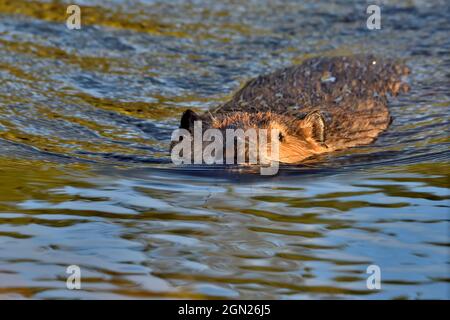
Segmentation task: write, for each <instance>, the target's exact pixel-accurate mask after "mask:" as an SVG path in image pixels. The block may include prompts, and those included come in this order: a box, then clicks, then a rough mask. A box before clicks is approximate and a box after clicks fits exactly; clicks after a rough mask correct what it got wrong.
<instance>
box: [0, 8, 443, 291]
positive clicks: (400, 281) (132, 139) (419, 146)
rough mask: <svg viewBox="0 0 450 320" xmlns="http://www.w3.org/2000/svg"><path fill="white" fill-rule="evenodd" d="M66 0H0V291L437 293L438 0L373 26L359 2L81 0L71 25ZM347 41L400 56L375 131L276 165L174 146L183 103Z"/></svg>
mask: <svg viewBox="0 0 450 320" xmlns="http://www.w3.org/2000/svg"><path fill="white" fill-rule="evenodd" d="M67 3H69V2H63V1H60V2H47V1H31V2H28V1H23V0H15V1H7V0H0V150H1V155H0V298H38V299H41V298H58V299H60V298H229V299H233V298H246V299H247V298H248V299H253V298H268V299H300V298H301V299H311V298H353V299H361V298H369V299H379V298H383V299H429V298H439V299H448V298H450V289H449V280H450V276H449V275H450V270H449V245H450V242H449V213H450V212H449V198H450V194H449V185H450V181H449V175H450V164H449V158H450V157H449V150H448V149H449V148H448V146H449V142H450V139H449V137H448V130H449V112H450V91H449V83H450V81H449V78H450V73H449V69H450V68H449V67H450V59H449V57H450V55H449V53H450V41H449V38H448V34H449V31H450V24H449V22H448V17H449V14H450V8H449V5H448V2H447V1H431V2H430V1H406V2H400V1H392V2H390V4H389V5H388V4H384V5H382V29H381V30H378V31H369V30H367V29H366V28H365V22H366V17H367V15H366V14H365V8H366V6H367V4H365V3H363V2H358V3H357V4H349V3H348V2H347V1H336V2H334V3H333V4H326V3H325V2H324V3H317V2H316V1H307V2H304V3H297V1H292V2H289V1H270V2H269V1H267V2H263V1H249V2H247V3H246V4H241V3H240V1H221V2H220V3H219V2H215V1H190V2H186V1H171V2H169V3H166V2H157V1H108V2H107V1H79V2H78V3H79V4H80V5H81V7H82V19H84V20H82V23H84V24H83V26H82V30H80V31H71V30H68V29H67V28H66V27H65V24H64V22H65V20H64V19H65V16H64V12H65V8H66V6H67ZM353 53H375V54H377V55H380V56H389V57H396V58H399V59H405V60H406V62H407V64H408V65H409V66H410V67H411V69H412V74H411V77H410V80H409V81H410V84H411V87H412V91H411V92H410V93H408V94H407V95H404V96H401V97H399V98H397V99H392V100H391V103H390V106H391V112H392V115H393V116H394V118H395V119H394V122H393V124H392V126H391V127H390V128H389V130H388V131H387V132H386V133H385V134H383V135H382V136H381V137H380V138H379V139H378V140H377V141H376V142H375V143H374V144H372V145H369V146H365V147H361V148H355V149H351V150H348V151H345V152H341V153H337V154H332V155H327V156H325V157H323V159H321V160H320V162H319V163H315V164H308V165H304V166H298V167H283V168H282V169H281V170H280V174H279V175H278V176H275V177H261V176H259V175H257V174H252V173H248V172H244V173H241V174H239V172H228V171H224V170H221V169H220V168H197V167H194V168H176V167H174V166H173V165H172V164H171V163H170V158H169V156H168V151H167V150H168V145H169V137H170V133H171V131H172V130H173V129H174V128H175V127H176V126H177V124H178V121H179V117H180V114H181V112H182V111H183V110H185V109H186V108H192V109H194V110H196V111H199V112H202V111H204V110H207V109H208V108H211V107H214V106H217V105H218V104H219V103H221V102H224V101H226V100H227V98H229V97H230V95H231V93H232V92H233V91H234V90H236V89H237V88H239V86H240V85H242V84H243V83H244V82H245V81H246V80H247V79H249V78H251V77H253V76H256V75H258V74H261V73H265V72H270V71H273V70H275V69H277V68H279V67H284V66H288V65H292V64H295V63H299V62H301V61H302V60H303V59H305V58H308V57H312V56H318V55H342V54H353ZM72 264H75V265H78V266H80V267H81V270H82V290H67V289H66V283H65V281H66V277H67V274H66V268H67V266H69V265H72ZM372 264H375V265H378V266H379V267H380V268H381V276H382V288H381V290H369V289H368V288H367V286H366V279H367V277H368V274H366V269H367V267H368V266H369V265H372Z"/></svg>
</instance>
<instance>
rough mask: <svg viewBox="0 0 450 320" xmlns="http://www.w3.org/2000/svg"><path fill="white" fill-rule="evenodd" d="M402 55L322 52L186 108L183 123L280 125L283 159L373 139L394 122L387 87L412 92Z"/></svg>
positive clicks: (241, 126)
mask: <svg viewBox="0 0 450 320" xmlns="http://www.w3.org/2000/svg"><path fill="white" fill-rule="evenodd" d="M409 73H410V69H409V68H408V67H407V66H406V65H405V64H404V63H402V62H398V61H395V60H391V59H378V58H376V57H374V56H372V55H356V56H342V57H318V58H310V59H308V60H305V61H304V62H303V63H302V64H299V65H295V66H291V67H287V68H284V69H281V70H278V71H275V72H273V73H270V74H267V75H261V76H259V77H257V78H254V79H252V80H250V81H248V82H247V83H246V84H245V85H244V86H243V87H242V88H241V89H240V90H239V91H237V92H236V93H235V94H234V95H233V96H232V98H231V99H230V100H229V101H227V102H225V103H224V104H222V105H219V106H218V107H216V108H215V109H213V110H211V111H208V112H206V113H204V114H197V113H195V112H194V111H192V110H190V109H189V110H186V111H185V112H184V113H183V115H182V117H181V121H180V128H181V129H186V130H188V131H189V132H192V130H193V128H194V122H195V121H201V122H202V124H203V129H202V130H205V129H207V128H215V129H219V130H222V131H224V130H226V129H230V128H231V129H243V130H247V129H249V128H255V129H272V128H276V129H277V130H278V131H279V134H278V137H277V138H278V139H279V155H278V157H279V160H278V161H279V162H281V163H288V164H292V163H300V162H302V161H303V160H305V159H308V158H311V157H312V156H314V155H318V154H322V153H327V152H333V151H337V150H343V149H347V148H351V147H355V146H360V145H366V144H370V143H371V142H373V141H374V140H375V139H376V138H377V137H378V136H379V135H380V133H382V132H383V131H385V130H386V129H387V128H388V126H389V125H390V123H391V116H390V114H389V109H388V95H391V96H396V95H397V94H398V93H400V92H407V91H408V90H409V86H408V84H407V83H405V82H404V76H406V75H408V74H409Z"/></svg>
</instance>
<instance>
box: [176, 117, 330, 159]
mask: <svg viewBox="0 0 450 320" xmlns="http://www.w3.org/2000/svg"><path fill="white" fill-rule="evenodd" d="M195 121H202V127H203V131H205V130H206V129H210V128H213V129H219V130H220V131H221V132H222V136H223V137H224V145H225V144H226V142H225V137H226V131H227V129H233V130H237V129H242V130H243V131H244V132H246V130H248V129H256V130H255V131H256V132H258V131H259V129H266V130H267V136H266V139H267V142H268V143H267V144H266V148H267V149H266V154H267V157H268V158H266V159H265V162H267V160H274V161H279V162H281V163H298V162H301V161H302V160H304V159H306V158H309V157H311V156H313V155H315V154H319V153H323V152H326V151H328V149H327V146H326V145H325V133H326V126H325V121H324V118H323V117H322V115H321V114H320V112H318V111H314V112H311V113H309V114H307V115H306V116H305V117H304V118H302V119H299V118H296V117H293V116H288V115H279V114H275V113H271V112H258V113H249V112H231V113H227V114H216V115H206V116H199V115H197V114H196V113H195V112H193V111H191V110H187V111H185V112H184V114H183V116H182V119H181V123H180V128H182V129H186V130H189V131H190V132H191V133H192V132H193V128H194V122H195ZM272 129H276V130H277V132H278V133H277V134H276V135H274V137H275V138H276V139H277V140H278V145H279V154H278V157H276V158H273V156H271V155H272V152H271V146H272V144H271V139H272V134H271V132H272ZM247 145H248V141H247ZM246 152H248V151H247V150H246ZM258 152H259V151H258ZM247 155H248V154H247Z"/></svg>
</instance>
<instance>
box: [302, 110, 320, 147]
mask: <svg viewBox="0 0 450 320" xmlns="http://www.w3.org/2000/svg"><path fill="white" fill-rule="evenodd" d="M302 126H303V127H304V128H305V129H306V130H307V132H308V133H309V134H310V135H311V137H312V138H313V139H314V140H316V141H317V142H320V143H323V142H325V131H326V125H325V119H324V118H323V116H322V114H321V113H320V111H317V110H316V111H312V112H310V113H308V114H307V115H306V117H305V118H304V119H303V122H302Z"/></svg>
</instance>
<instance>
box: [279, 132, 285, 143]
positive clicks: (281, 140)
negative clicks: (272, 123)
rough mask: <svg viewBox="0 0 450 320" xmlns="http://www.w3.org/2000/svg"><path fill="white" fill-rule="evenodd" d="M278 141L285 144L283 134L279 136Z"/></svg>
mask: <svg viewBox="0 0 450 320" xmlns="http://www.w3.org/2000/svg"><path fill="white" fill-rule="evenodd" d="M278 140H280V142H283V140H284V135H283V134H282V133H281V132H280V133H279V134H278Z"/></svg>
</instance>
